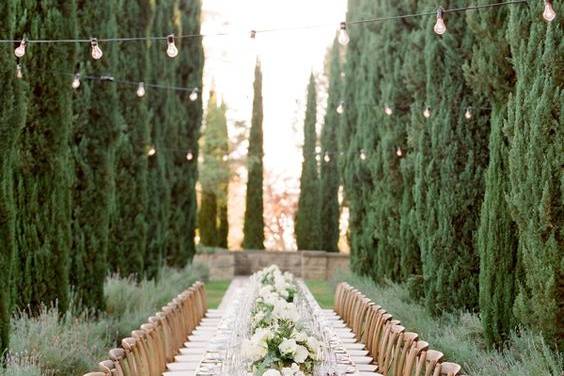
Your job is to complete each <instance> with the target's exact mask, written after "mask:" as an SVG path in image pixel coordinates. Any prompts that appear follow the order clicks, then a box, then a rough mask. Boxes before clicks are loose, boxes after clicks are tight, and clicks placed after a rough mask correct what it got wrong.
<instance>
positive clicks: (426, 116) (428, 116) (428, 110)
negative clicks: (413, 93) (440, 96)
mask: <svg viewBox="0 0 564 376" xmlns="http://www.w3.org/2000/svg"><path fill="white" fill-rule="evenodd" d="M423 116H424V117H425V119H429V118H430V117H431V109H430V108H429V107H426V108H425V110H424V111H423Z"/></svg>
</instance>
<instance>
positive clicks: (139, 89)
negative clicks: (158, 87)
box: [137, 82, 145, 98]
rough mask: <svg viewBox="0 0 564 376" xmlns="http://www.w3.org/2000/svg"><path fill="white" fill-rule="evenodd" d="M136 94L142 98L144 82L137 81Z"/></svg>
mask: <svg viewBox="0 0 564 376" xmlns="http://www.w3.org/2000/svg"><path fill="white" fill-rule="evenodd" d="M137 96H138V97H139V98H143V97H144V96H145V83H143V82H139V86H137Z"/></svg>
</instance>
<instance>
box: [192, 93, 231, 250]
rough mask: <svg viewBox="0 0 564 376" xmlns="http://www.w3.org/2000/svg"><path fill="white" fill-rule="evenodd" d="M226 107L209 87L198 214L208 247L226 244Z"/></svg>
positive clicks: (202, 240) (227, 174)
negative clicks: (200, 200) (200, 198)
mask: <svg viewBox="0 0 564 376" xmlns="http://www.w3.org/2000/svg"><path fill="white" fill-rule="evenodd" d="M225 111H226V108H225V106H224V105H223V104H221V105H218V103H217V96H216V94H215V92H214V90H211V91H210V99H209V101H208V111H207V115H206V128H205V130H204V139H203V146H202V153H203V157H204V161H203V163H202V168H201V171H200V183H201V186H202V204H201V207H200V212H199V216H198V222H199V230H200V241H201V243H202V244H203V245H207V246H211V247H226V246H227V231H226V228H225V218H222V217H225V214H226V212H227V187H228V185H229V165H228V161H227V160H225V157H226V156H227V155H228V153H229V150H228V147H229V143H228V137H227V118H226V116H225Z"/></svg>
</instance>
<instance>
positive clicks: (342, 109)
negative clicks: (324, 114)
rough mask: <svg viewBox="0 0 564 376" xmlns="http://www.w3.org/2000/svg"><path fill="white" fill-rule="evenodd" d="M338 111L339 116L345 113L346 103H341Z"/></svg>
mask: <svg viewBox="0 0 564 376" xmlns="http://www.w3.org/2000/svg"><path fill="white" fill-rule="evenodd" d="M336 111H337V113H338V114H339V115H341V114H342V113H343V112H345V102H343V101H341V103H339V105H338V106H337V109H336Z"/></svg>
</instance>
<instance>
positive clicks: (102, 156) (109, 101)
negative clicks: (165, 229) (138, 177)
mask: <svg viewBox="0 0 564 376" xmlns="http://www.w3.org/2000/svg"><path fill="white" fill-rule="evenodd" d="M62 2H65V3H67V2H66V1H62ZM78 5H79V6H78V19H80V20H81V23H80V29H79V34H80V35H92V36H95V35H98V36H100V35H116V34H117V23H116V14H117V10H118V8H117V2H116V1H114V0H111V1H107V2H106V3H105V4H104V6H103V7H101V6H99V4H96V3H93V2H88V1H80V2H79V3H78ZM67 35H68V34H67ZM100 47H101V48H102V50H103V52H104V56H103V57H102V59H101V60H98V61H95V60H93V59H92V57H91V56H90V49H89V48H88V49H81V50H80V54H79V58H80V61H82V65H81V71H82V72H84V73H86V74H89V75H95V76H102V75H107V74H108V73H109V74H114V73H113V72H119V71H118V69H117V67H118V60H119V56H120V50H119V46H118V45H117V44H116V43H108V44H101V46H100ZM53 56H55V54H50V55H49V59H52V58H53ZM116 74H117V73H116ZM68 85H69V84H68V83H67V84H66V85H65V92H66V93H68V92H69V90H68ZM75 109H76V114H77V117H76V121H75V127H74V132H73V134H72V144H73V156H74V161H75V174H76V180H75V184H74V187H73V256H74V257H73V267H72V270H73V272H72V273H71V278H72V281H73V284H74V287H75V288H76V290H77V298H78V299H79V301H80V302H81V303H82V305H84V306H85V307H90V308H94V309H103V308H104V280H105V278H106V274H107V271H108V246H109V244H108V240H109V235H110V232H109V227H110V226H109V225H110V218H111V215H112V213H113V210H114V203H115V168H116V167H115V147H116V142H117V140H118V137H119V136H120V134H121V132H122V131H123V129H122V126H123V122H122V120H121V119H122V118H121V116H120V112H119V109H120V104H119V96H118V92H117V89H116V85H115V84H113V83H112V82H107V81H103V80H102V81H91V82H90V81H87V82H82V84H81V86H80V89H79V90H77V92H76V100H75Z"/></svg>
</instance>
